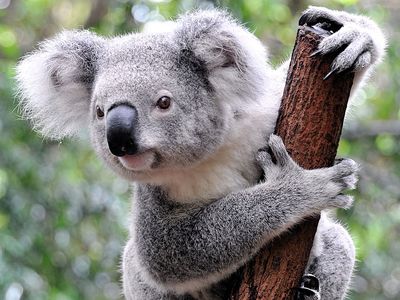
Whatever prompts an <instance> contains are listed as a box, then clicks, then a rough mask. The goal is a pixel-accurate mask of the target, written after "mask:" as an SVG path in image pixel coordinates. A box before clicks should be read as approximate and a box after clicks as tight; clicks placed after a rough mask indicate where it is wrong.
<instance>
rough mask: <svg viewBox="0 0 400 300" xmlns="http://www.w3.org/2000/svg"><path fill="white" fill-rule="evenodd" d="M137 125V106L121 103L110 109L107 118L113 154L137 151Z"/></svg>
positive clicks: (109, 142) (109, 144)
mask: <svg viewBox="0 0 400 300" xmlns="http://www.w3.org/2000/svg"><path fill="white" fill-rule="evenodd" d="M136 125H137V110H136V108H135V107H133V106H129V105H126V104H121V105H118V106H114V107H112V108H111V109H110V110H109V111H108V113H107V120H106V131H107V142H108V147H109V148H110V151H111V153H112V154H114V155H116V156H124V155H125V154H135V153H136V152H137V150H138V147H137V143H136V138H135V134H136V132H135V131H136Z"/></svg>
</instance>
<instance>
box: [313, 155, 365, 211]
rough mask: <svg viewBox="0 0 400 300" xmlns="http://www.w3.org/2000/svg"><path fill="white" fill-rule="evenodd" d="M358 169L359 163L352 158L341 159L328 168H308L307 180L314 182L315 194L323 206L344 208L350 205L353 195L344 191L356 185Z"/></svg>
mask: <svg viewBox="0 0 400 300" xmlns="http://www.w3.org/2000/svg"><path fill="white" fill-rule="evenodd" d="M358 169H359V165H358V164H357V163H356V162H355V161H353V160H352V159H341V160H337V161H336V164H335V165H334V166H332V167H330V168H322V169H315V170H309V171H308V172H309V175H310V177H308V180H310V181H312V182H313V183H314V191H315V196H316V198H320V199H322V201H324V203H322V205H323V206H326V207H325V208H330V207H336V208H345V209H346V208H350V207H351V205H352V203H353V197H351V196H349V195H345V194H344V192H345V191H347V190H352V189H354V188H355V187H356V184H357V181H358V177H357V172H358ZM310 184H311V183H310Z"/></svg>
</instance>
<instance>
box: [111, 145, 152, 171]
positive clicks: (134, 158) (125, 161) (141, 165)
mask: <svg viewBox="0 0 400 300" xmlns="http://www.w3.org/2000/svg"><path fill="white" fill-rule="evenodd" d="M155 158H156V155H155V153H154V151H152V150H147V151H145V152H142V153H138V154H133V155H124V156H121V157H118V160H119V162H120V163H121V164H122V165H123V166H124V168H126V169H128V170H131V171H145V170H149V169H151V167H152V165H153V163H154V162H155Z"/></svg>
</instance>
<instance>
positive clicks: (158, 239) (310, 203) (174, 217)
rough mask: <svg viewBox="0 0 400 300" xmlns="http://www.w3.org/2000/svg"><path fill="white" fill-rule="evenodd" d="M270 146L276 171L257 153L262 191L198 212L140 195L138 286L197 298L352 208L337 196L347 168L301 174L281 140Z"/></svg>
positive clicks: (350, 180)
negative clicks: (303, 223)
mask: <svg viewBox="0 0 400 300" xmlns="http://www.w3.org/2000/svg"><path fill="white" fill-rule="evenodd" d="M269 145H270V148H271V150H272V151H273V153H274V155H275V157H276V158H277V163H276V164H273V163H272V161H271V158H270V157H269V155H268V154H267V152H265V151H264V152H260V154H259V158H258V159H259V161H260V163H261V164H262V165H263V167H264V169H265V172H266V180H265V182H264V183H261V184H258V185H256V186H254V187H251V188H248V189H245V190H243V191H239V192H235V193H231V194H229V195H227V196H226V197H223V198H221V199H219V200H216V201H214V202H212V203H210V204H208V205H206V206H204V207H202V208H199V209H193V210H190V209H187V210H185V209H184V207H183V206H179V205H172V204H171V203H170V204H167V203H168V201H167V199H165V198H163V197H162V196H155V194H154V193H153V194H151V193H147V196H146V192H143V193H142V194H141V195H139V196H140V197H139V198H140V199H138V200H137V201H136V205H137V216H136V217H135V219H136V220H135V226H134V227H135V228H134V233H133V234H132V236H133V238H134V239H135V240H134V241H133V243H132V245H134V246H133V247H135V249H132V251H133V252H135V255H136V257H137V263H138V269H139V270H140V272H141V273H142V276H143V277H144V278H148V279H149V280H150V281H151V282H153V284H154V285H157V286H160V285H161V286H164V288H166V289H167V290H173V291H175V292H179V293H184V292H188V291H191V290H196V289H197V290H198V289H200V288H202V287H205V286H209V285H210V284H212V283H215V282H217V281H219V280H221V279H222V278H224V277H226V276H228V275H229V274H231V273H232V272H234V271H235V270H236V269H237V268H238V267H240V266H241V265H242V264H244V263H245V262H246V261H248V260H249V259H250V258H251V257H252V255H253V254H255V253H256V252H257V250H259V248H260V247H261V246H262V245H263V244H265V243H266V242H267V241H268V240H270V239H271V238H273V237H275V236H277V235H279V234H280V233H281V232H283V231H284V230H286V229H288V228H289V227H290V226H292V225H293V224H295V223H297V222H299V221H300V220H301V219H303V218H304V217H307V216H310V215H313V214H315V213H318V212H320V211H321V210H323V209H326V208H329V207H344V208H345V207H348V206H349V205H350V204H351V201H352V200H351V197H349V196H345V195H343V194H342V193H343V191H344V190H346V189H349V188H353V187H354V184H355V181H356V179H355V175H354V172H355V171H356V168H357V166H356V164H355V163H354V162H353V161H351V160H344V161H342V162H340V163H339V164H337V165H335V166H333V167H331V168H325V169H317V170H304V169H302V168H300V167H299V166H298V165H297V164H296V163H295V162H294V161H293V160H292V159H291V158H290V157H289V155H288V153H287V152H286V150H285V147H284V145H283V143H282V141H281V139H280V138H278V137H276V136H271V138H270V142H269ZM128 256H129V255H128ZM129 267H130V266H125V268H129ZM132 267H133V266H132Z"/></svg>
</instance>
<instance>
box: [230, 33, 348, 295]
mask: <svg viewBox="0 0 400 300" xmlns="http://www.w3.org/2000/svg"><path fill="white" fill-rule="evenodd" d="M314 28H316V27H314ZM314 28H310V27H303V26H301V27H300V28H299V30H298V33H297V39H296V43H295V47H294V50H293V53H292V60H291V63H290V67H289V71H288V77H287V80H286V86H285V90H284V94H283V97H282V104H281V108H280V112H279V117H278V121H277V125H276V133H277V134H278V135H279V136H281V137H282V139H283V141H284V143H285V145H286V148H287V149H288V152H289V153H290V155H291V156H292V158H293V159H294V160H295V161H297V162H298V163H299V164H300V165H301V166H302V167H304V168H307V169H313V168H321V167H327V166H331V165H333V163H334V159H335V156H336V150H337V146H338V143H339V138H340V134H341V130H342V124H343V119H344V114H345V111H346V106H347V101H348V97H349V94H350V89H351V86H352V82H353V76H354V74H353V73H348V72H347V73H346V72H344V73H340V74H338V75H334V76H331V77H329V78H328V79H327V80H323V78H324V76H325V75H326V74H327V73H328V72H329V71H330V66H331V63H332V61H333V59H334V57H335V55H334V54H332V55H327V56H323V57H321V56H311V54H312V53H313V52H314V51H315V50H316V49H317V46H318V43H319V41H320V39H321V38H322V36H326V35H328V34H329V33H328V32H326V31H323V30H321V29H319V30H318V33H317V31H316V30H315V29H314ZM317 225H318V218H314V219H310V220H307V221H306V222H304V223H302V224H300V225H297V226H295V227H294V228H292V229H291V230H290V232H288V233H286V234H283V235H282V236H280V237H279V238H277V239H275V240H274V241H273V242H272V243H270V244H269V245H267V246H266V247H265V248H264V249H262V250H261V251H260V253H259V254H258V255H257V256H256V257H255V258H254V259H253V260H252V261H251V262H249V263H248V264H247V265H246V266H245V268H244V270H243V271H242V273H241V275H240V276H239V280H238V282H236V284H234V287H233V290H232V294H231V299H232V300H245V299H246V300H255V299H274V300H275V299H277V300H278V299H282V300H283V299H285V300H286V299H292V298H293V296H294V294H295V288H296V287H299V285H300V281H301V278H302V275H303V273H304V270H305V267H306V264H307V261H308V257H309V253H310V250H311V247H312V244H313V239H314V234H315V231H316V228H317Z"/></svg>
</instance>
